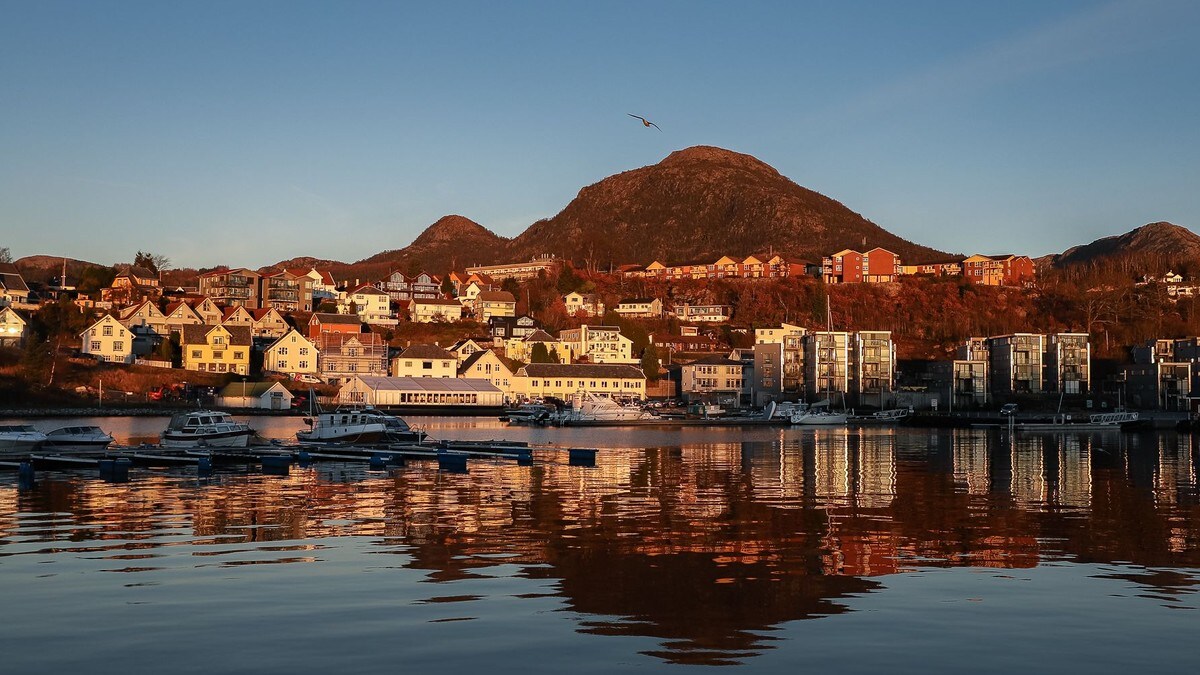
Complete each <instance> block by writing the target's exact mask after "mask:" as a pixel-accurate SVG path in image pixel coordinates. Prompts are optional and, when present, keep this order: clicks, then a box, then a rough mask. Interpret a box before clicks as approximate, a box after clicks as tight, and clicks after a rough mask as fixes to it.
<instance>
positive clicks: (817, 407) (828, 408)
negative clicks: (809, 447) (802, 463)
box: [791, 296, 850, 426]
mask: <svg viewBox="0 0 1200 675" xmlns="http://www.w3.org/2000/svg"><path fill="white" fill-rule="evenodd" d="M825 324H826V328H825V329H826V330H827V331H828V333H829V334H833V312H832V311H830V309H829V296H826V297H825ZM818 353H819V352H818ZM818 358H819V357H818ZM834 363H835V366H836V358H835V361H834ZM818 372H819V369H818ZM832 387H833V374H832V373H830V374H829V375H828V376H827V377H826V378H825V400H823V401H818V402H817V403H814V404H812V405H811V406H809V407H808V408H805V409H802V410H797V411H796V412H793V413H792V417H791V421H792V424H799V425H802V426H846V422H847V421H848V420H849V418H850V415H849V414H848V413H847V412H846V411H845V407H846V401H845V398H844V395H843V399H842V408H843V410H842V412H840V413H838V412H833V409H832V404H831V402H830V398H829V397H830V396H831V395H832Z"/></svg>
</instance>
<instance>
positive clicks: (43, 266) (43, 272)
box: [14, 255, 109, 284]
mask: <svg viewBox="0 0 1200 675" xmlns="http://www.w3.org/2000/svg"><path fill="white" fill-rule="evenodd" d="M66 261H67V281H69V282H71V283H74V282H75V280H77V279H78V278H79V275H80V274H81V273H82V272H83V270H85V269H87V268H89V267H109V265H101V264H99V263H93V262H88V261H86V260H76V259H75V258H66ZM14 262H15V264H16V266H17V269H19V270H21V276H22V277H24V279H25V281H27V282H37V283H43V284H48V283H50V282H51V281H52V280H54V279H57V278H58V277H59V276H61V275H62V267H63V258H62V257H61V256H52V255H27V256H25V257H23V258H18V259H17V260H15V261H14Z"/></svg>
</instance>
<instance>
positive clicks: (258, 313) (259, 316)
mask: <svg viewBox="0 0 1200 675" xmlns="http://www.w3.org/2000/svg"><path fill="white" fill-rule="evenodd" d="M271 312H275V314H276V315H277V316H278V317H279V318H280V319H281V320H282V319H283V315H282V314H280V313H279V310H277V309H275V308H274V307H264V308H262V309H256V310H254V311H253V312H250V316H252V317H254V320H255V321H262V320H263V317H265V316H266V315H268V314H270V313H271Z"/></svg>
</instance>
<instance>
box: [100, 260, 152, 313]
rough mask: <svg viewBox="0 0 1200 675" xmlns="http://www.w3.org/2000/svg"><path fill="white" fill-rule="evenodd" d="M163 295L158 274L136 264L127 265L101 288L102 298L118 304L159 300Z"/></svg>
mask: <svg viewBox="0 0 1200 675" xmlns="http://www.w3.org/2000/svg"><path fill="white" fill-rule="evenodd" d="M161 296H162V288H160V287H159V283H158V275H157V274H155V273H154V272H151V271H150V270H148V269H146V268H144V267H138V266H136V265H127V266H125V267H124V268H123V269H122V270H121V271H120V272H118V273H117V275H116V276H115V277H113V280H112V283H111V284H109V285H108V287H107V288H102V289H100V298H101V299H103V300H105V301H107V302H111V303H113V304H114V305H117V306H121V305H131V304H134V303H140V302H145V301H147V300H150V301H157V300H158V299H159V298H160V297H161Z"/></svg>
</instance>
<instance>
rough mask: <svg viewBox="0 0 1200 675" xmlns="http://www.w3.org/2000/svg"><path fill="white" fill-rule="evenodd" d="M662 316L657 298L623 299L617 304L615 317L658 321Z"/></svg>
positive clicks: (660, 305)
mask: <svg viewBox="0 0 1200 675" xmlns="http://www.w3.org/2000/svg"><path fill="white" fill-rule="evenodd" d="M662 314H663V305H662V300H659V299H658V298H625V299H624V300H622V301H621V302H619V303H617V315H619V316H622V317H625V318H627V319H658V318H661V317H662Z"/></svg>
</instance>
